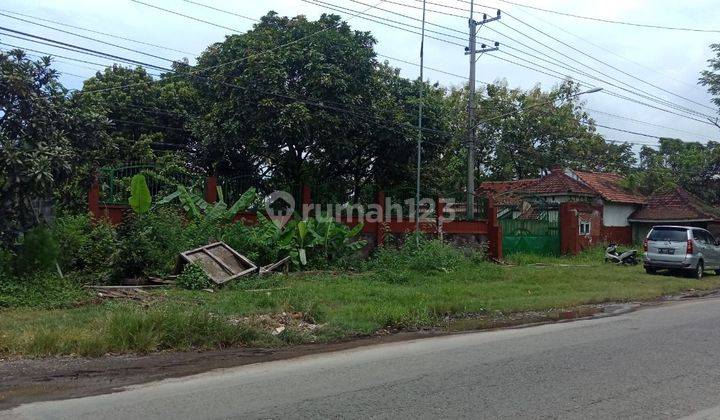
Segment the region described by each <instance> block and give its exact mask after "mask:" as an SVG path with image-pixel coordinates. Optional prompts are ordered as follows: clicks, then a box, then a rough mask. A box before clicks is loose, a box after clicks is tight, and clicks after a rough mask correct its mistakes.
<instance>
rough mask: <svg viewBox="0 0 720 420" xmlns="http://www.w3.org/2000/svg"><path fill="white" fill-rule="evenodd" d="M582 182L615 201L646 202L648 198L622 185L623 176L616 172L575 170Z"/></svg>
mask: <svg viewBox="0 0 720 420" xmlns="http://www.w3.org/2000/svg"><path fill="white" fill-rule="evenodd" d="M574 172H575V174H576V175H577V176H578V178H580V180H581V181H582V182H584V183H585V184H587V186H588V187H590V188H592V189H593V190H594V191H595V192H596V193H598V194H600V196H601V197H602V198H603V199H605V200H607V201H611V202H613V203H626V204H644V203H645V202H646V201H647V199H646V198H645V197H644V196H642V195H640V194H636V193H634V192H632V191H630V190H628V189H626V188H623V187H622V186H621V185H620V181H622V179H623V178H622V176H621V175H619V174H614V173H603V172H581V171H574Z"/></svg>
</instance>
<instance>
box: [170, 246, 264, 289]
mask: <svg viewBox="0 0 720 420" xmlns="http://www.w3.org/2000/svg"><path fill="white" fill-rule="evenodd" d="M180 257H181V258H182V260H184V261H185V262H186V263H194V264H198V265H199V266H200V267H202V269H203V271H205V273H206V274H207V275H208V277H210V279H211V280H212V281H213V282H215V283H216V284H224V283H227V282H229V281H231V280H234V279H236V278H238V277H242V276H245V275H248V274H250V273H253V272H257V271H258V267H257V266H256V265H255V264H254V263H253V262H252V261H250V260H249V259H248V258H247V257H246V256H244V255H242V254H240V253H239V252H237V251H235V250H234V249H232V248H230V247H229V246H228V245H227V244H226V243H225V242H215V243H212V244H210V245H205V246H203V247H200V248H197V249H193V250H191V251H186V252H182V253H181V254H180Z"/></svg>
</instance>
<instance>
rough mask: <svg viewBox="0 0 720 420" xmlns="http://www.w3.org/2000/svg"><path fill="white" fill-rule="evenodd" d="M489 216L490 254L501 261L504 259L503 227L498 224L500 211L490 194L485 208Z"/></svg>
mask: <svg viewBox="0 0 720 420" xmlns="http://www.w3.org/2000/svg"><path fill="white" fill-rule="evenodd" d="M485 211H486V214H487V226H488V227H487V231H488V242H489V244H488V254H489V255H490V257H491V258H493V259H496V260H501V259H502V257H503V249H502V237H503V233H502V226H500V223H498V217H497V214H498V211H497V207H496V206H495V200H494V199H493V196H492V194H488V198H487V203H486V207H485Z"/></svg>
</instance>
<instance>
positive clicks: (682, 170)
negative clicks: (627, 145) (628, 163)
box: [625, 138, 720, 204]
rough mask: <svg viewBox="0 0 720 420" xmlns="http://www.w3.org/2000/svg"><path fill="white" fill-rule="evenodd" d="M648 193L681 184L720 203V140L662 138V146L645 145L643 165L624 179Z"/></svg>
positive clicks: (713, 201) (708, 200)
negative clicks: (657, 148) (703, 142)
mask: <svg viewBox="0 0 720 420" xmlns="http://www.w3.org/2000/svg"><path fill="white" fill-rule="evenodd" d="M625 183H626V185H627V186H629V187H633V188H636V189H638V190H640V191H641V192H643V193H645V194H652V193H655V192H665V191H668V190H670V189H672V188H674V187H675V186H677V185H679V186H681V187H683V188H685V189H686V190H688V191H690V192H691V193H693V194H695V195H696V196H698V197H700V198H701V199H703V200H704V201H706V202H708V203H715V204H717V203H720V143H718V142H714V141H710V142H707V143H706V144H701V143H693V142H684V141H682V140H679V139H669V138H663V139H660V148H659V150H655V149H653V148H650V147H643V149H642V150H641V152H640V167H639V168H638V169H637V170H635V171H633V172H632V173H631V174H630V175H629V176H628V177H627V179H626V180H625Z"/></svg>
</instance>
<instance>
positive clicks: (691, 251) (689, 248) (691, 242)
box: [687, 239, 695, 255]
mask: <svg viewBox="0 0 720 420" xmlns="http://www.w3.org/2000/svg"><path fill="white" fill-rule="evenodd" d="M694 251H695V250H694V249H693V241H692V239H688V242H687V253H688V255H690V254H692V253H693V252H694Z"/></svg>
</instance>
